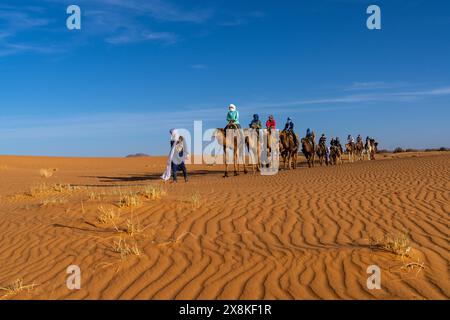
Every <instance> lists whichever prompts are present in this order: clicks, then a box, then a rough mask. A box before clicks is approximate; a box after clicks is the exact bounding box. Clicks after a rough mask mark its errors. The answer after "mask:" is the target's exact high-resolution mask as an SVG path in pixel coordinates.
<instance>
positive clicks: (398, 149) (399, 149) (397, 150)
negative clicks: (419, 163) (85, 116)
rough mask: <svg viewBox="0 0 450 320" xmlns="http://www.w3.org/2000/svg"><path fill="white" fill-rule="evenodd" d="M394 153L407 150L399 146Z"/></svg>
mask: <svg viewBox="0 0 450 320" xmlns="http://www.w3.org/2000/svg"><path fill="white" fill-rule="evenodd" d="M393 152H394V153H401V152H405V150H404V149H403V148H400V147H397V148H395V149H394V151H393Z"/></svg>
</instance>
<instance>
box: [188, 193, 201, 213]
mask: <svg viewBox="0 0 450 320" xmlns="http://www.w3.org/2000/svg"><path fill="white" fill-rule="evenodd" d="M201 199H202V198H201V195H200V193H198V192H197V193H194V194H193V195H191V197H190V198H189V202H190V203H191V205H192V208H194V209H198V208H200V204H201Z"/></svg>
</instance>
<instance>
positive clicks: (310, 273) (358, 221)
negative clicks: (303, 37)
mask: <svg viewBox="0 0 450 320" xmlns="http://www.w3.org/2000/svg"><path fill="white" fill-rule="evenodd" d="M300 161H301V167H300V168H298V169H297V170H291V171H282V172H280V173H279V174H278V175H275V176H260V175H253V174H248V175H243V174H241V175H240V176H239V177H230V178H228V179H224V178H222V171H221V170H222V167H221V166H189V167H188V169H189V171H190V174H191V180H190V182H189V183H188V184H185V183H184V182H183V179H182V178H181V177H180V182H179V183H178V184H177V185H175V184H171V183H166V184H163V183H162V182H161V181H160V180H159V179H158V178H159V176H160V174H161V173H162V171H163V170H164V166H165V158H131V159H95V158H92V159H89V158H49V157H15V156H0V287H7V286H8V285H9V284H10V283H13V282H14V281H15V280H16V279H23V284H24V285H30V284H35V287H34V288H33V289H32V290H30V291H28V290H23V291H21V292H16V293H11V294H10V295H8V294H7V293H8V291H5V290H0V298H4V299H30V298H31V299H448V298H449V297H450V282H449V274H450V272H449V258H450V255H449V249H450V245H449V225H450V223H449V222H450V220H449V212H450V179H449V177H450V153H439V152H436V153H414V154H400V155H385V156H383V155H378V160H376V161H364V162H358V163H353V164H348V163H345V164H344V165H340V166H337V167H315V168H312V169H308V168H306V167H305V166H304V159H303V158H301V159H300ZM42 168H45V169H53V168H55V169H57V171H56V172H54V174H53V176H52V177H49V178H43V177H41V176H40V174H39V170H40V169H42ZM43 183H45V186H44V185H42V184H43ZM58 183H61V184H71V185H72V186H77V187H76V188H75V189H67V188H63V189H61V190H55V189H54V188H53V185H55V184H58ZM37 186H41V192H38V191H36V190H37V189H36V187H37ZM144 186H162V187H163V189H164V191H165V192H166V195H165V196H163V197H162V198H161V199H155V200H148V199H145V198H144V197H139V199H140V200H141V201H142V204H141V205H140V206H137V207H131V208H122V209H119V207H118V206H117V204H118V202H119V200H120V198H121V195H124V194H127V193H130V192H135V193H136V192H139V191H142V190H143V188H144ZM32 188H33V189H34V192H33V193H32V195H30V194H29V193H30V190H31V189H32ZM99 208H109V209H111V210H113V211H114V212H117V213H120V218H118V219H117V221H116V222H115V225H116V227H117V228H116V227H114V225H112V224H110V223H107V224H102V223H100V222H99V221H98V219H97V216H98V215H99V210H100V209H99ZM128 219H130V220H131V221H132V222H133V223H134V224H135V225H136V226H137V228H138V229H140V230H139V231H140V232H137V233H135V234H133V235H128V234H127V233H126V232H123V231H121V230H124V228H125V226H126V222H127V220H128ZM404 231H407V232H408V233H409V234H410V238H411V248H412V249H411V251H410V256H409V257H403V258H402V257H400V256H397V255H395V254H393V253H390V252H386V251H383V250H377V249H375V248H373V247H371V246H370V245H369V244H370V243H369V238H371V237H382V236H383V235H386V234H397V233H400V232H404ZM119 238H122V239H123V240H125V241H126V242H127V243H128V244H129V245H133V246H135V247H136V248H138V249H139V255H138V256H137V255H135V254H130V255H126V256H124V257H123V258H122V257H121V254H120V253H118V252H115V251H114V243H115V242H116V243H117V242H118V240H119ZM409 262H418V263H423V266H424V268H423V269H418V268H417V267H416V268H414V269H412V270H411V269H405V268H403V269H402V268H401V267H402V266H405V265H406V264H407V263H409ZM73 264H75V265H78V266H80V268H81V289H80V290H74V291H71V290H69V289H68V288H67V287H66V278H67V276H68V275H67V273H66V268H67V267H68V266H69V265H73ZM374 264H375V265H378V266H379V267H380V268H381V270H382V274H381V286H382V288H381V290H368V289H367V287H366V281H367V278H368V276H369V275H368V274H367V273H366V269H367V267H368V266H369V265H374Z"/></svg>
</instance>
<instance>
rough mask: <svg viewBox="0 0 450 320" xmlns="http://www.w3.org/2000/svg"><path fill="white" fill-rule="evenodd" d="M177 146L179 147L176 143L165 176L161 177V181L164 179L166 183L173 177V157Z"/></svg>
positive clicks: (170, 154) (171, 151) (168, 160)
mask: <svg viewBox="0 0 450 320" xmlns="http://www.w3.org/2000/svg"><path fill="white" fill-rule="evenodd" d="M176 146H177V144H176V143H174V144H173V145H172V149H171V150H170V153H169V158H168V159H167V166H166V171H164V173H163V175H162V176H161V179H163V180H164V181H167V180H169V179H170V176H171V175H172V159H173V155H174V154H175V148H176Z"/></svg>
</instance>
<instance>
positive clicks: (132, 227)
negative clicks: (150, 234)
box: [126, 218, 142, 236]
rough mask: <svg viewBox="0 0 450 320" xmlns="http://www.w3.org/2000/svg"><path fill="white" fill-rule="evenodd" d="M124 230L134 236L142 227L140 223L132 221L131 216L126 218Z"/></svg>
mask: <svg viewBox="0 0 450 320" xmlns="http://www.w3.org/2000/svg"><path fill="white" fill-rule="evenodd" d="M126 232H127V233H128V235H130V236H134V235H136V234H139V233H141V232H142V228H141V226H140V223H139V222H138V223H134V222H133V218H131V219H127V228H126Z"/></svg>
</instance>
